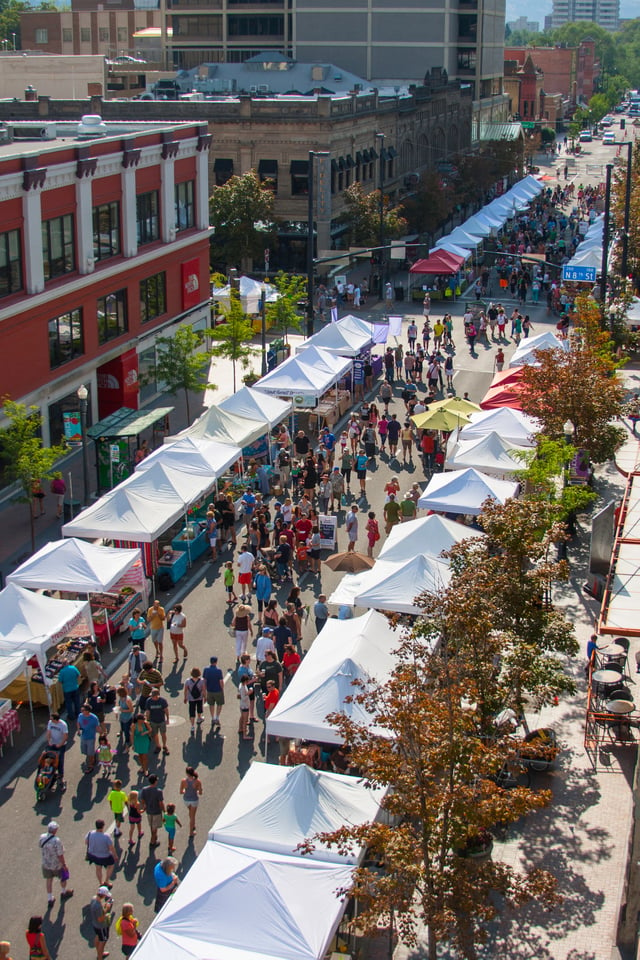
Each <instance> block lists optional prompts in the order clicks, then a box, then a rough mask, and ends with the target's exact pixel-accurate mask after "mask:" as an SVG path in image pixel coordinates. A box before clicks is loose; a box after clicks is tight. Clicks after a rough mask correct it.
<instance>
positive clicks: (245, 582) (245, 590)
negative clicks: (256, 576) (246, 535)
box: [236, 543, 254, 603]
mask: <svg viewBox="0 0 640 960" xmlns="http://www.w3.org/2000/svg"><path fill="white" fill-rule="evenodd" d="M253 561H254V557H253V554H252V553H251V551H250V550H249V547H248V546H247V544H246V543H243V545H242V546H241V547H240V553H239V554H238V559H237V561H236V562H237V564H238V583H239V584H240V589H241V591H242V593H241V594H240V599H241V600H242V602H243V603H246V602H247V599H249V600H250V599H251V578H252V576H253Z"/></svg>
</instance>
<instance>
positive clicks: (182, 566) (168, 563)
mask: <svg viewBox="0 0 640 960" xmlns="http://www.w3.org/2000/svg"><path fill="white" fill-rule="evenodd" d="M165 557H166V559H165ZM158 572H159V573H161V572H166V573H168V574H169V576H170V577H171V583H172V584H173V585H174V586H175V585H176V583H177V582H178V580H179V579H180V577H184V575H185V573H186V572H187V555H186V553H185V552H184V551H183V550H172V551H171V555H170V556H167V554H166V553H165V554H164V555H163V556H162V557H161V558H160V559H159V560H158Z"/></svg>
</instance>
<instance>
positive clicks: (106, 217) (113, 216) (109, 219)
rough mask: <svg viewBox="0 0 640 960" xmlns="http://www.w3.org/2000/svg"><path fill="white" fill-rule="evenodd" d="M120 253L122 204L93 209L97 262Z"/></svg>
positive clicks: (94, 247)
mask: <svg viewBox="0 0 640 960" xmlns="http://www.w3.org/2000/svg"><path fill="white" fill-rule="evenodd" d="M119 253H120V204H119V203H116V202H114V203H103V204H101V205H100V206H99V207H94V208H93V256H94V259H95V260H106V259H108V258H109V257H117V256H118V255H119Z"/></svg>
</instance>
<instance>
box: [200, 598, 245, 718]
mask: <svg viewBox="0 0 640 960" xmlns="http://www.w3.org/2000/svg"><path fill="white" fill-rule="evenodd" d="M236 617H237V613H236ZM202 679H203V680H204V682H205V685H206V689H207V703H208V704H209V712H210V714H211V726H212V727H214V726H215V727H219V726H220V712H221V710H222V708H223V706H224V676H223V673H222V670H221V669H220V667H219V666H218V658H217V657H210V659H209V666H208V667H205V669H204V670H203V671H202Z"/></svg>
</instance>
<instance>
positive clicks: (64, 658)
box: [0, 636, 90, 719]
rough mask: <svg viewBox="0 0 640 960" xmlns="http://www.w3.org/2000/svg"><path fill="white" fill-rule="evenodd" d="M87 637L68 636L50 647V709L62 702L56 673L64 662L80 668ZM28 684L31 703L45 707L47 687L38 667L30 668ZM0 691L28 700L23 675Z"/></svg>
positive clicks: (7, 695) (46, 704) (16, 700)
mask: <svg viewBox="0 0 640 960" xmlns="http://www.w3.org/2000/svg"><path fill="white" fill-rule="evenodd" d="M89 639H90V637H86V636H85V637H69V638H67V639H66V640H63V641H62V642H61V643H59V644H58V645H57V646H56V647H52V649H51V654H52V656H51V658H50V659H49V660H48V662H47V667H46V672H47V678H48V680H49V681H50V683H49V696H50V698H51V709H52V710H59V709H60V707H61V706H62V704H63V703H64V694H63V693H62V687H61V686H60V684H59V683H58V681H57V679H56V677H57V676H58V673H59V672H60V670H61V669H62V667H63V666H65V664H66V663H71V664H73V666H74V667H77V668H78V670H79V669H80V664H81V663H82V657H83V655H84V652H85V650H86V647H87V643H88V642H89ZM30 662H31V661H30ZM29 686H30V689H31V700H32V702H33V705H34V706H41V707H47V706H48V705H49V700H48V699H47V689H46V687H45V685H44V682H43V680H42V675H41V673H40V670H39V668H34V669H33V670H32V673H31V682H30V684H29ZM2 692H3V694H4V696H5V697H7V698H8V699H9V700H13V701H14V702H18V701H20V702H23V703H28V701H29V688H28V687H27V680H26V677H24V676H21V677H17V678H16V679H15V680H14V681H13V683H10V684H9V686H8V687H5V689H4V690H3V691H2ZM0 719H1V718H0Z"/></svg>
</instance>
